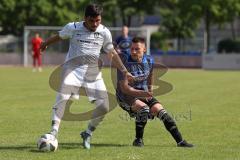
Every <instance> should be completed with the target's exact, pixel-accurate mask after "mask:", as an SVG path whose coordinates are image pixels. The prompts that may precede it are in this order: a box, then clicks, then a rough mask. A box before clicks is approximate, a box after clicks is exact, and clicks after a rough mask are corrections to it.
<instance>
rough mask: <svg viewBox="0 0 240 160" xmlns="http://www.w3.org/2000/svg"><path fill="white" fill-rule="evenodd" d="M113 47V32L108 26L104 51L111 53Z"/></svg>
mask: <svg viewBox="0 0 240 160" xmlns="http://www.w3.org/2000/svg"><path fill="white" fill-rule="evenodd" d="M112 49H113V43H112V35H111V32H110V31H109V30H108V29H107V28H106V32H105V37H104V42H103V50H104V52H106V53H109V52H110V51H111V50H112Z"/></svg>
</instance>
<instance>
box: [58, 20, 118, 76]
mask: <svg viewBox="0 0 240 160" xmlns="http://www.w3.org/2000/svg"><path fill="white" fill-rule="evenodd" d="M83 23H84V22H83V21H81V22H72V23H68V24H67V25H66V26H64V27H63V29H62V30H61V31H59V36H60V37H61V38H62V39H69V40H70V44H69V50H68V54H67V56H66V62H69V63H67V64H70V65H73V66H76V65H77V66H78V67H77V68H76V69H75V70H74V71H75V72H74V74H75V76H77V78H78V79H80V80H81V79H83V78H86V79H89V80H91V81H94V80H96V79H100V78H101V73H100V71H99V70H98V60H99V56H100V52H101V49H102V48H103V50H104V52H106V53H108V52H110V51H111V50H112V49H113V44H112V35H111V33H110V31H109V30H108V29H107V28H106V27H105V26H103V25H101V24H100V25H99V26H98V27H97V29H96V31H95V32H92V31H89V30H88V29H87V28H86V27H85V26H84V25H83ZM96 74H97V75H96ZM96 77H97V78H96Z"/></svg>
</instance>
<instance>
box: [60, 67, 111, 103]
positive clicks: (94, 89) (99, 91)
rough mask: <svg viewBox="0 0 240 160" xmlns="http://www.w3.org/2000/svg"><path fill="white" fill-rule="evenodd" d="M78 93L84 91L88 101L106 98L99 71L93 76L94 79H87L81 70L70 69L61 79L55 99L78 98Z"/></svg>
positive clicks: (105, 90)
mask: <svg viewBox="0 0 240 160" xmlns="http://www.w3.org/2000/svg"><path fill="white" fill-rule="evenodd" d="M82 90H84V92H82ZM79 93H81V94H82V93H86V96H87V97H88V98H89V101H94V100H97V99H102V98H108V94H107V89H106V86H105V84H104V81H103V79H102V74H101V72H99V73H98V75H97V76H95V79H94V80H92V79H90V80H89V78H86V74H85V73H84V71H82V70H79V69H78V70H74V71H70V72H69V73H68V74H67V75H66V76H65V78H64V80H63V81H62V84H61V88H60V91H59V93H58V94H59V95H58V96H57V101H58V100H60V99H61V100H63V99H65V100H66V99H70V98H73V99H79ZM83 96H84V95H83ZM60 97H61V98H60Z"/></svg>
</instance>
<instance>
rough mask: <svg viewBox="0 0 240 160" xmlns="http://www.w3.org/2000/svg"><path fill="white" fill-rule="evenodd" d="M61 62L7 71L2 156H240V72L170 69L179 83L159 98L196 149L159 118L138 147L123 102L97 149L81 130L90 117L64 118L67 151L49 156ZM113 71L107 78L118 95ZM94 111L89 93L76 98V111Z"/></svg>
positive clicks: (102, 159) (2, 72)
mask: <svg viewBox="0 0 240 160" xmlns="http://www.w3.org/2000/svg"><path fill="white" fill-rule="evenodd" d="M53 70H54V68H53V67H49V68H44V71H43V72H42V73H33V72H32V71H31V69H30V68H20V67H1V68H0V86H1V89H0V92H1V96H0V102H1V104H0V137H1V138H0V159H1V160H9V159H11V160H15V159H30V160H31V159H33V160H35V159H39V160H45V159H53V160H56V159H57V160H65V159H69V160H70V159H71V160H74V159H97V160H106V159H122V160H126V159H134V160H138V159H152V160H155V159H164V160H166V159H171V160H173V159H185V160H186V159H189V160H190V159H191V160H192V159H194V160H196V159H199V160H200V159H204V160H207V159H209V160H210V159H211V160H212V159H218V160H219V159H225V160H226V159H228V160H230V159H232V160H233V159H234V160H235V159H240V152H239V151H240V145H239V142H240V132H239V131H240V125H239V122H240V116H239V114H240V108H239V107H240V102H239V95H240V85H239V84H238V82H239V81H240V74H239V72H238V71H204V70H190V69H170V70H169V71H168V72H167V73H166V74H165V75H164V76H163V77H162V79H164V80H165V81H167V82H169V83H171V84H172V85H173V90H172V91H171V92H169V93H168V94H165V95H161V96H157V98H158V99H159V100H160V101H161V102H162V104H163V105H164V107H165V108H166V109H167V110H168V112H169V113H170V114H171V115H172V116H173V117H174V119H175V120H176V122H177V124H178V127H179V129H180V131H181V132H182V134H183V137H184V138H185V139H186V140H188V141H189V142H191V143H193V144H195V147H194V148H191V149H184V148H177V147H176V144H175V142H174V141H173V139H172V138H171V137H170V134H169V133H168V132H167V131H166V130H165V129H164V126H163V124H162V123H161V122H159V120H157V119H155V120H153V121H149V122H148V124H147V126H146V129H145V135H144V142H145V146H144V148H135V147H132V145H131V144H132V141H133V139H134V134H135V132H134V121H133V120H132V119H130V118H129V117H128V116H127V114H126V113H125V112H124V111H123V110H121V109H120V108H119V107H117V108H115V109H114V110H113V111H111V112H110V113H109V114H107V116H106V118H105V120H104V121H103V123H102V124H101V125H100V126H99V127H98V129H97V130H96V131H95V132H94V135H93V138H92V148H91V150H85V149H83V147H82V146H81V143H82V141H81V139H80V136H79V133H80V131H82V130H84V129H85V128H86V126H87V122H86V121H81V122H79V121H74V122H67V121H63V122H62V124H61V127H60V133H59V137H58V140H59V148H58V150H57V151H56V152H53V153H41V152H39V151H38V150H37V148H36V141H37V139H38V138H39V136H40V135H41V134H44V133H46V132H48V131H49V129H50V120H51V106H52V105H53V104H54V100H55V95H56V93H55V91H53V90H52V89H51V88H50V87H49V85H48V78H49V76H50V74H51V73H52V71H53ZM109 75H110V70H109V69H104V70H103V76H104V79H105V83H106V85H107V88H108V89H109V92H111V93H112V94H114V89H113V86H112V85H111V84H112V82H111V80H110V77H109ZM91 108H92V105H91V104H89V103H88V102H87V99H86V98H83V99H82V100H80V101H75V102H74V104H73V106H72V108H71V110H72V112H83V111H85V110H89V109H91Z"/></svg>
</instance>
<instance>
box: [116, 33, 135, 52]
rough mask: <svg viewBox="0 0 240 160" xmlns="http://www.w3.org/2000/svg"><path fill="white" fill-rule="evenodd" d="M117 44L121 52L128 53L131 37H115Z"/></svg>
mask: <svg viewBox="0 0 240 160" xmlns="http://www.w3.org/2000/svg"><path fill="white" fill-rule="evenodd" d="M116 43H117V46H118V47H119V49H120V51H121V53H124V54H129V52H130V46H131V43H132V37H129V36H128V37H123V36H120V37H118V38H117V39H116Z"/></svg>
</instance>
